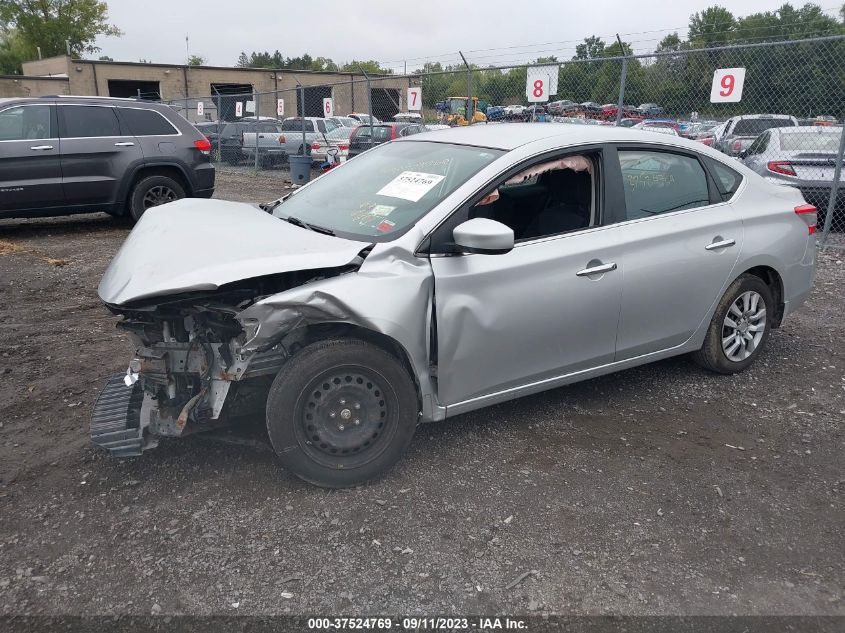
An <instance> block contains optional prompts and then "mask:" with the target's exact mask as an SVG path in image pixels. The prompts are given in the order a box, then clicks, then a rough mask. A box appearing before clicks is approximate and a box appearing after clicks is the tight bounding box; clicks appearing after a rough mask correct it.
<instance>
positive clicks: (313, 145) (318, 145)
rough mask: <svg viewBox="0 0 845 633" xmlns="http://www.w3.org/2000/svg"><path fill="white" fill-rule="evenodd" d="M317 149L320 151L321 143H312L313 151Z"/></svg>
mask: <svg viewBox="0 0 845 633" xmlns="http://www.w3.org/2000/svg"><path fill="white" fill-rule="evenodd" d="M315 149H320V144H319V143H311V150H312V151H313V150H315Z"/></svg>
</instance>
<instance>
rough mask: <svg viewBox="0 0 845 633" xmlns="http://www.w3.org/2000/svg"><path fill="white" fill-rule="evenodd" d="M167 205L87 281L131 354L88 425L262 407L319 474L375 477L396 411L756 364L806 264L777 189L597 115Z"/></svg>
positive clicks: (121, 432) (791, 306)
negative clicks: (666, 371)
mask: <svg viewBox="0 0 845 633" xmlns="http://www.w3.org/2000/svg"><path fill="white" fill-rule="evenodd" d="M396 125H400V124H398V123H393V124H388V127H390V126H396ZM367 129H369V128H368V127H367V126H362V127H359V128H357V131H359V132H360V131H361V130H367ZM379 129H381V126H380V127H379ZM386 131H387V132H388V133H390V129H387V130H386ZM605 167H606V168H605ZM726 202H729V204H726ZM168 206H169V207H170V208H168V207H164V208H160V209H153V210H152V211H150V213H149V214H148V215H147V217H145V218H143V219H142V220H141V224H140V225H139V227H137V228H136V229H135V231H133V232H132V233H131V234H130V235H129V237H128V238H127V240H126V242H125V243H124V244H123V246H122V247H121V249H120V250H119V251H118V253H117V255H116V256H115V257H114V259H113V260H112V262H111V263H110V265H109V267H108V269H107V270H106V272H105V274H104V275H103V279H102V281H101V282H100V286H99V289H98V294H99V296H100V299H101V300H102V301H103V302H104V303H105V304H106V305H107V306H108V309H109V310H110V312H111V313H112V314H115V315H119V316H121V317H122V321H121V323H120V327H121V329H122V330H124V331H128V332H130V333H131V335H132V340H133V343H134V344H135V354H134V357H133V358H132V359H131V360H130V361H129V368H128V370H127V371H126V372H121V373H118V374H114V375H113V376H112V377H111V378H110V379H109V380H108V382H107V383H106V386H105V388H104V390H103V392H102V394H101V395H100V397H99V398H98V400H97V403H96V404H95V406H94V412H93V415H92V421H91V439H92V441H93V442H94V443H96V444H98V445H100V446H102V447H103V448H105V449H107V450H109V451H111V452H112V453H113V454H116V455H122V456H126V455H138V454H141V453H142V452H143V451H145V450H147V449H150V448H153V447H154V446H156V444H157V440H158V438H159V437H162V436H165V437H170V438H173V439H175V438H178V437H180V436H187V435H190V434H193V433H197V432H203V431H206V430H219V429H220V427H221V425H224V424H226V423H228V424H237V423H238V419H239V418H238V414H241V416H242V417H240V419H241V420H243V419H244V417H243V414H244V413H246V412H250V413H253V412H255V411H262V412H263V413H264V416H265V421H266V428H267V432H268V435H269V439H270V443H271V445H272V447H273V448H274V450H275V452H276V455H277V457H278V459H279V461H280V462H281V463H282V464H283V465H284V466H285V467H286V468H288V469H289V470H290V471H291V472H292V473H293V474H295V475H296V476H298V477H300V478H302V479H303V480H305V481H308V482H311V483H313V484H316V485H320V486H326V487H332V488H340V487H351V486H356V485H360V484H363V483H364V482H366V481H369V480H371V479H373V478H376V477H380V476H382V475H383V474H384V473H385V472H386V471H387V470H388V469H390V468H391V467H392V466H393V465H394V464H396V463H397V462H398V461H399V459H400V458H401V456H402V455H403V453H404V452H405V451H406V449H407V448H408V446H409V445H410V444H411V441H412V438H413V435H414V433H415V431H416V429H417V427H418V425H419V424H420V423H425V422H431V421H434V420H443V419H446V418H449V417H453V416H457V415H460V414H462V413H466V412H469V411H473V410H477V409H481V408H483V407H486V406H490V405H494V404H497V403H501V402H505V401H508V400H513V399H515V398H519V397H525V396H531V395H533V394H536V393H538V392H540V391H543V390H546V389H553V388H556V387H560V386H563V385H567V384H570V383H573V382H576V381H579V380H585V379H590V378H594V377H597V376H600V375H604V374H609V373H611V372H614V371H620V370H624V369H628V368H631V367H634V366H638V365H644V364H646V363H650V362H654V361H659V360H662V359H665V358H669V357H673V356H678V355H682V354H691V355H692V358H693V359H694V360H695V362H696V363H698V364H699V365H700V366H702V367H703V368H705V369H706V370H708V371H711V372H715V373H719V374H735V373H737V372H741V371H743V370H745V369H747V368H748V367H750V366H751V365H752V364H753V363H754V362H755V361H757V360H758V359H763V358H765V359H766V360H767V361H769V363H770V364H771V363H777V362H779V361H778V357H779V356H781V355H783V354H784V353H787V349H786V348H785V346H783V345H779V346H778V349H777V353H776V354H773V355H771V356H769V357H768V358H766V357H765V356H764V355H765V350H766V345H767V341H768V338H769V336H770V333H771V332H772V330H773V329H775V328H778V327H779V326H780V325H781V323H782V322H783V320H784V319H786V318H789V317H790V316H791V315H792V314H793V313H794V312H795V311H796V310H797V309H798V308H799V307H800V306H801V304H802V303H803V302H804V301H805V300H806V298H807V297H808V296H809V295H810V292H811V290H812V287H813V278H814V275H815V256H816V254H815V251H816V248H815V245H816V238H815V235H814V234H813V233H814V231H813V229H814V227H815V220H816V216H815V209H814V208H813V207H812V206H809V205H807V204H806V203H805V202H804V200H803V199H802V197H801V194H800V192H798V191H797V190H795V189H790V188H789V187H783V186H779V185H775V184H772V183H771V182H768V181H767V180H766V179H764V178H760V177H759V176H758V175H757V174H755V173H754V172H752V171H750V170H748V169H746V168H745V167H744V166H742V165H740V164H738V163H736V161H730V160H728V159H727V158H726V157H725V156H724V155H723V154H719V153H717V152H715V151H713V150H712V149H710V148H707V147H704V146H703V145H701V144H699V143H693V142H691V141H688V140H686V139H681V138H664V139H655V138H653V137H651V136H650V135H648V136H647V135H644V134H640V133H638V132H634V131H631V130H625V129H621V128H618V127H615V126H592V127H590V126H554V125H537V124H518V123H515V124H512V125H495V126H490V125H472V126H467V127H462V128H455V129H450V130H443V131H440V132H431V133H429V134H422V135H419V136H411V137H409V138H403V139H399V140H398V141H396V142H391V143H385V144H383V145H382V146H381V147H376V148H374V149H373V150H372V151H369V152H365V153H364V154H362V155H361V156H359V157H358V158H356V159H355V160H352V161H349V162H348V163H347V164H346V165H344V166H343V167H341V168H340V169H335V170H332V171H330V172H328V173H327V174H325V175H323V176H321V177H320V178H318V179H316V180H314V181H313V182H311V183H309V184H308V185H307V186H305V187H302V188H300V189H298V190H296V191H295V192H294V193H292V194H288V195H285V196H284V197H283V198H281V199H279V200H276V201H274V202H271V203H268V204H263V205H261V206H260V208H256V207H255V206H253V205H250V204H246V203H236V202H230V201H224V200H182V201H179V202H176V203H174V204H173V205H168ZM104 360H105V359H104ZM103 364H104V365H107V364H109V363H105V362H104V363H103ZM104 371H105V370H104ZM630 377H631V376H628V378H630ZM702 380H704V379H702ZM702 391H703V392H706V391H707V386H706V385H704V386H703V387H702ZM640 395H641V394H640ZM536 405H537V403H536V402H535V403H534V404H533V405H532V403H528V405H527V406H536ZM253 415H254V413H253ZM629 430H631V429H627V430H625V433H626V434H627V433H628V432H629ZM404 479H405V475H404V474H403V481H404Z"/></svg>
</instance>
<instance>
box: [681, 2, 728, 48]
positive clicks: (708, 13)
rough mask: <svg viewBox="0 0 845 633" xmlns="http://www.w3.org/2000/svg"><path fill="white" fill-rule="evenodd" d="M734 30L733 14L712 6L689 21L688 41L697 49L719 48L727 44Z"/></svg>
mask: <svg viewBox="0 0 845 633" xmlns="http://www.w3.org/2000/svg"><path fill="white" fill-rule="evenodd" d="M735 29H736V18H734V15H733V13H731V12H730V11H728V10H727V9H725V8H724V7H720V6H719V5H714V6H712V7H709V8H707V9H704V11H702V12H700V13H695V14H693V16H692V17H691V18H690V21H689V40H690V42H693V43H694V44H695V45H696V46H698V47H702V48H704V47H710V46H721V45H724V44H727V43H728V42H729V41H730V40H731V38H732V37H733V34H734V31H735Z"/></svg>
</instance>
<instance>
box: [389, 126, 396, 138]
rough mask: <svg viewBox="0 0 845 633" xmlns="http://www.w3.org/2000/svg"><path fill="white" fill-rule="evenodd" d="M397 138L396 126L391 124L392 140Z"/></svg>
mask: <svg viewBox="0 0 845 633" xmlns="http://www.w3.org/2000/svg"><path fill="white" fill-rule="evenodd" d="M395 138H396V126H394V125H391V126H390V140H391V141H392V140H393V139H395Z"/></svg>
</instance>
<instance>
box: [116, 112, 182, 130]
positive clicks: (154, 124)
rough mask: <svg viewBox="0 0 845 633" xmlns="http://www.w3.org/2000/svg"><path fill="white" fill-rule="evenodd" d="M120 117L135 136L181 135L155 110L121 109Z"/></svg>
mask: <svg viewBox="0 0 845 633" xmlns="http://www.w3.org/2000/svg"><path fill="white" fill-rule="evenodd" d="M119 110H120V116H122V117H123V120H124V121H125V122H126V124H127V125H128V126H129V130H130V131H131V132H132V134H134V135H135V136H175V135H177V134H179V130H177V129H176V128H175V127H174V126H173V124H172V123H171V122H170V121H168V120H167V119H166V118H164V116H163V115H162V114H160V113H158V112H156V111H155V110H147V109H143V108H119Z"/></svg>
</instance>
